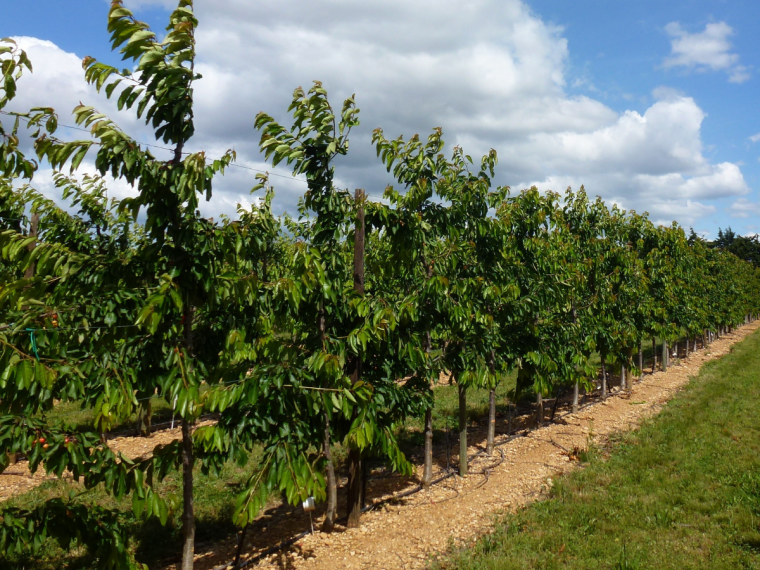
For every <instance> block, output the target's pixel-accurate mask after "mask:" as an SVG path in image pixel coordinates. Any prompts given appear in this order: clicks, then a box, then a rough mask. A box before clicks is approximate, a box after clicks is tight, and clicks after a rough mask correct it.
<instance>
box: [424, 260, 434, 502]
mask: <svg viewBox="0 0 760 570" xmlns="http://www.w3.org/2000/svg"><path fill="white" fill-rule="evenodd" d="M426 271H427V276H428V279H430V277H431V276H432V274H433V273H432V266H430V265H428V267H427V270H426ZM432 345H433V343H432V341H431V339H430V331H425V355H426V358H427V357H429V355H430V351H431V350H432V348H433V346H432ZM430 389H431V390H432V387H431V388H430ZM424 464H425V467H424V469H423V471H422V486H423V487H424V488H425V489H428V488H429V487H430V484H431V483H432V482H433V406H430V407H429V408H428V409H427V410H425V458H424Z"/></svg>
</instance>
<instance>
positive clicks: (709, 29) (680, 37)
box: [663, 22, 750, 83]
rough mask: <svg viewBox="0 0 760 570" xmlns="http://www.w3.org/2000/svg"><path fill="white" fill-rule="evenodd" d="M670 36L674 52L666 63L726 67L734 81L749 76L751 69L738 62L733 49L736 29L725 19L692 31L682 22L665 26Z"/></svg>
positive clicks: (670, 65)
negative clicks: (731, 37) (700, 30)
mask: <svg viewBox="0 0 760 570" xmlns="http://www.w3.org/2000/svg"><path fill="white" fill-rule="evenodd" d="M665 31H666V32H667V33H668V35H669V36H670V47H671V54H670V56H669V57H668V58H666V59H665V61H664V62H663V66H664V67H666V68H667V67H686V68H689V69H694V70H697V71H706V70H712V71H726V72H727V73H728V80H729V81H731V82H732V83H744V82H745V81H747V80H748V79H749V78H750V74H749V69H748V68H747V67H745V66H743V65H740V64H739V56H738V55H737V54H735V53H731V47H732V46H731V42H730V41H729V40H728V38H729V37H730V36H732V35H734V29H733V28H732V27H731V26H729V25H728V24H726V23H725V22H717V23H712V24H707V26H705V29H704V31H703V32H697V33H694V34H690V33H689V32H687V31H686V30H684V29H683V27H682V26H681V24H680V23H679V22H671V23H669V24H668V25H667V26H665Z"/></svg>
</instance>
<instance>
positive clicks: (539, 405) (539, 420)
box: [536, 390, 544, 427]
mask: <svg viewBox="0 0 760 570" xmlns="http://www.w3.org/2000/svg"><path fill="white" fill-rule="evenodd" d="M543 425H544V398H543V395H542V394H541V390H539V391H537V392H536V427H541V426H543Z"/></svg>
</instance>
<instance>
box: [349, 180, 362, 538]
mask: <svg viewBox="0 0 760 570" xmlns="http://www.w3.org/2000/svg"><path fill="white" fill-rule="evenodd" d="M354 201H355V203H356V228H355V230H354V290H355V291H356V292H357V293H358V294H359V295H364V190H361V189H359V188H357V189H356V192H355V193H354ZM361 377H362V357H361V354H359V355H358V356H357V357H356V358H355V359H354V363H353V370H352V372H351V383H352V384H356V383H357V382H359V380H361ZM362 473H363V470H362V452H361V450H360V449H356V448H354V447H352V448H351V449H349V451H348V505H347V507H348V523H347V525H346V526H347V527H348V528H357V527H358V526H359V525H360V524H361V512H362V486H363V485H362Z"/></svg>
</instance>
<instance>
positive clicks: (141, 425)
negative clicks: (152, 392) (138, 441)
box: [137, 398, 153, 437]
mask: <svg viewBox="0 0 760 570" xmlns="http://www.w3.org/2000/svg"><path fill="white" fill-rule="evenodd" d="M152 416H153V398H150V399H149V400H147V401H146V402H145V403H144V404H142V403H141V404H140V405H139V406H138V408H137V435H140V436H142V437H150V431H151V418H152Z"/></svg>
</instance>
